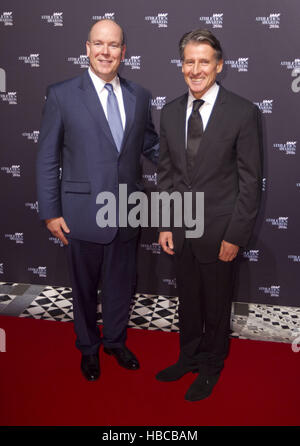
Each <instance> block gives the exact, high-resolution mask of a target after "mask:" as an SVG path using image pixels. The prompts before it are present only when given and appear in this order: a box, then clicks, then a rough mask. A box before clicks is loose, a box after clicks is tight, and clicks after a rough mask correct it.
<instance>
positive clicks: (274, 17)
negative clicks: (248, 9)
mask: <svg viewBox="0 0 300 446" xmlns="http://www.w3.org/2000/svg"><path fill="white" fill-rule="evenodd" d="M280 15H281V13H280V12H277V13H272V14H270V15H269V16H267V17H256V19H255V20H256V21H257V22H261V24H262V25H266V26H268V27H269V29H272V28H279V27H280Z"/></svg>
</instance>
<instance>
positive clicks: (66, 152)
mask: <svg viewBox="0 0 300 446" xmlns="http://www.w3.org/2000/svg"><path fill="white" fill-rule="evenodd" d="M120 82H121V88H122V93H123V100H124V107H125V113H126V127H125V131H124V137H123V143H122V147H121V150H120V153H119V152H118V150H117V148H116V145H115V142H114V140H113V137H112V134H111V131H110V128H109V125H108V122H107V119H106V117H105V114H104V111H103V108H102V106H101V102H100V100H99V98H98V95H97V92H96V90H95V88H94V85H93V83H92V80H91V78H90V76H89V74H88V71H86V72H85V73H84V74H83V75H81V76H78V77H76V78H74V79H70V80H67V81H64V82H60V83H58V84H55V85H52V86H50V87H49V88H48V94H47V101H46V104H45V107H44V112H43V120H42V126H41V130H40V137H39V150H38V156H37V191H38V202H39V212H40V218H41V219H50V218H54V217H60V216H63V217H64V219H65V221H66V223H67V225H68V227H69V229H70V237H72V238H76V239H80V240H87V241H91V242H98V243H109V242H110V241H111V240H112V239H113V238H114V237H115V235H116V232H117V228H116V227H105V228H100V227H99V226H98V225H97V223H96V214H97V211H98V210H99V208H100V206H99V205H98V204H96V197H97V195H98V194H99V193H100V192H103V191H107V192H111V193H113V194H114V196H115V197H116V203H117V213H118V193H119V184H126V185H127V190H128V194H130V193H131V192H134V191H136V190H140V189H141V188H142V183H141V161H140V156H141V154H143V155H145V156H146V157H148V158H149V159H151V160H152V161H153V162H156V160H157V157H158V137H157V134H156V132H155V129H154V126H153V123H152V119H151V95H150V93H149V92H148V91H147V90H145V89H144V88H142V87H140V86H139V85H137V84H135V83H133V82H129V81H127V80H125V79H122V78H120ZM60 167H61V168H62V172H61V174H60ZM117 219H118V215H117ZM120 231H121V237H122V238H123V239H129V238H131V237H133V236H134V235H135V234H136V232H137V229H134V228H124V229H120Z"/></svg>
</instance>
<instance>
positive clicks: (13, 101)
mask: <svg viewBox="0 0 300 446" xmlns="http://www.w3.org/2000/svg"><path fill="white" fill-rule="evenodd" d="M0 97H1V99H2V101H3V102H8V104H9V105H17V103H18V101H17V92H16V91H8V92H7V93H2V94H0Z"/></svg>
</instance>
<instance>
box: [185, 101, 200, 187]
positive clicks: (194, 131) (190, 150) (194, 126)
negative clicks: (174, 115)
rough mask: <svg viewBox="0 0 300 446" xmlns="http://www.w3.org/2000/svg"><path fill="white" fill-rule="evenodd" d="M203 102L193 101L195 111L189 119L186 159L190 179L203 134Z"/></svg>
mask: <svg viewBox="0 0 300 446" xmlns="http://www.w3.org/2000/svg"><path fill="white" fill-rule="evenodd" d="M202 104H204V101H203V100H202V99H196V100H195V101H193V111H192V113H191V115H190V117H189V120H188V130H187V146H186V159H187V169H188V175H189V178H190V179H191V178H192V173H193V169H194V164H195V158H196V155H197V152H198V148H199V145H200V142H201V138H202V135H203V123H202V118H201V115H200V113H199V108H200V107H201V105H202Z"/></svg>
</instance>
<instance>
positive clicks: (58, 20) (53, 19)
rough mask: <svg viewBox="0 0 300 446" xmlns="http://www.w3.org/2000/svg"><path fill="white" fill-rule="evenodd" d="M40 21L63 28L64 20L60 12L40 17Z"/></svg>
mask: <svg viewBox="0 0 300 446" xmlns="http://www.w3.org/2000/svg"><path fill="white" fill-rule="evenodd" d="M41 18H42V20H46V22H48V23H52V24H53V26H64V18H63V13H62V12H54V13H53V14H52V15H42V16H41Z"/></svg>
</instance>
